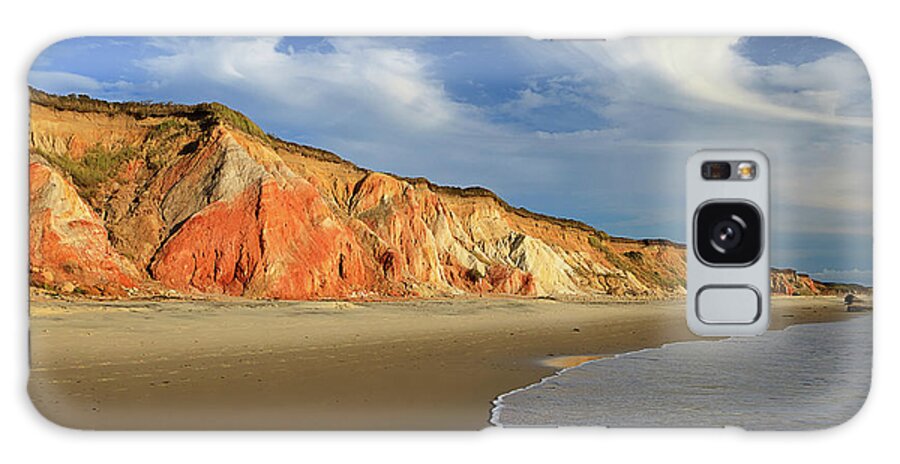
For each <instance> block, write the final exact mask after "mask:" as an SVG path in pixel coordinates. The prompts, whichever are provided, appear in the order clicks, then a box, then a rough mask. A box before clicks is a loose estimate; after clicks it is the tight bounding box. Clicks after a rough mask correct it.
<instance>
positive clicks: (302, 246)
mask: <svg viewBox="0 0 900 464" xmlns="http://www.w3.org/2000/svg"><path fill="white" fill-rule="evenodd" d="M366 258H367V256H366V255H365V254H364V252H363V248H362V247H361V246H360V245H359V243H358V242H357V241H356V240H355V236H354V235H353V233H352V232H351V231H350V230H349V229H347V228H346V227H343V226H341V225H340V224H339V223H338V222H337V221H336V220H335V219H334V217H333V216H332V214H331V211H330V210H329V209H328V207H327V206H326V205H325V204H324V202H323V201H322V199H321V198H320V197H319V195H318V192H317V191H316V190H315V189H314V188H313V187H312V186H311V185H309V183H307V182H305V181H303V180H301V179H297V180H295V181H294V182H293V183H292V184H291V185H289V186H288V187H286V188H282V187H280V186H278V185H277V184H276V183H275V182H274V181H265V182H262V183H260V184H257V185H253V186H250V187H249V188H247V189H246V190H245V191H244V192H242V193H241V194H240V195H239V196H237V197H236V198H235V199H233V200H231V201H220V202H216V203H213V204H211V205H209V206H208V207H207V208H205V209H204V210H202V211H201V212H199V213H197V214H195V215H194V216H192V217H191V218H190V219H188V220H187V221H186V222H185V223H184V224H183V225H182V226H181V227H180V228H179V229H178V231H177V232H175V233H174V234H173V235H172V237H171V238H170V239H169V240H167V241H166V243H165V244H164V245H163V247H162V248H161V249H160V251H159V253H158V254H157V255H156V257H155V258H154V260H153V263H152V264H151V267H150V270H151V275H152V276H153V277H154V278H156V279H158V280H159V281H160V282H161V283H163V284H164V285H166V286H168V287H170V288H174V289H177V290H180V291H184V292H190V291H200V292H206V293H225V294H229V295H244V296H258V297H268V298H282V299H311V298H322V297H346V296H350V295H352V294H354V292H362V291H364V290H366V289H368V288H370V286H371V285H372V284H373V282H372V278H371V277H372V275H373V265H372V263H371V261H370V260H367V259H366Z"/></svg>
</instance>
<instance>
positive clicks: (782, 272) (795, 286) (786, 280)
mask: <svg viewBox="0 0 900 464" xmlns="http://www.w3.org/2000/svg"><path fill="white" fill-rule="evenodd" d="M769 277H770V283H771V287H772V293H775V294H779V295H789V296H793V295H798V296H813V295H835V296H843V295H846V294H848V293H853V294H868V293H871V292H872V289H871V288H869V287H865V286H862V285H856V284H844V283H835V282H820V281H818V280H814V279H813V278H812V277H810V276H809V275H808V274H803V273H799V272H797V271H795V270H793V269H772V273H771V274H770V276H769Z"/></svg>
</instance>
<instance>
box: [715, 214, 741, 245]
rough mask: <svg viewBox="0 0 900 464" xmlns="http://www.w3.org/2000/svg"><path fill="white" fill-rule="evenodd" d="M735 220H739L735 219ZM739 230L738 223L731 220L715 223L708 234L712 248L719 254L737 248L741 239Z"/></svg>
mask: <svg viewBox="0 0 900 464" xmlns="http://www.w3.org/2000/svg"><path fill="white" fill-rule="evenodd" d="M735 219H740V218H737V217H735ZM741 229H742V226H741V225H740V223H738V222H737V221H735V220H732V219H726V220H724V221H719V222H718V223H716V225H715V226H713V230H712V231H711V232H710V234H709V235H710V237H712V241H713V248H715V249H716V251H718V252H720V253H727V252H728V250H733V249H734V248H737V246H738V245H740V244H741V237H742V236H743V234H742V233H741Z"/></svg>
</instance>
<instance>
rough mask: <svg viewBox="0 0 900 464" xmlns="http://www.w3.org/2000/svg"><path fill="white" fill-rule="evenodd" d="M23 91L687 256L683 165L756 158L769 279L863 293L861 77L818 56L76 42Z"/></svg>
mask: <svg viewBox="0 0 900 464" xmlns="http://www.w3.org/2000/svg"><path fill="white" fill-rule="evenodd" d="M28 79H29V84H30V85H32V86H34V87H37V88H40V89H43V90H46V91H48V92H53V93H62V94H68V93H84V94H88V95H91V96H93V97H97V98H104V99H110V100H153V101H174V102H180V103H197V102H203V101H219V102H222V103H224V104H226V105H229V106H231V107H233V108H236V109H238V110H240V111H241V112H243V113H245V114H247V115H248V116H249V117H251V118H252V119H253V120H254V121H256V122H257V123H259V125H260V126H261V127H262V128H263V129H264V130H266V131H268V132H271V133H274V134H276V135H278V136H279V137H281V138H284V139H287V140H292V141H296V142H300V143H306V144H311V145H315V146H319V147H322V148H326V149H328V150H331V151H334V152H336V153H338V154H340V155H341V156H343V157H345V158H347V159H350V160H352V161H353V162H355V163H357V164H359V165H361V166H364V167H367V168H371V169H376V170H381V171H389V172H394V173H397V174H401V175H406V176H424V177H428V178H429V179H432V180H434V181H435V182H439V183H443V184H451V185H460V186H469V185H481V186H485V187H488V188H490V189H492V190H494V191H496V192H497V193H498V194H499V195H501V196H502V197H503V198H505V199H507V200H508V201H509V202H510V203H512V204H514V205H517V206H524V207H526V208H529V209H531V210H534V211H539V212H542V213H547V214H552V215H556V216H563V217H571V218H576V219H579V220H582V221H584V222H587V223H589V224H592V225H594V226H596V227H598V228H601V229H604V230H607V231H609V232H610V233H613V234H617V235H626V236H632V237H666V238H670V239H674V240H678V241H682V242H683V241H685V237H684V229H685V227H684V212H683V205H682V192H683V189H684V184H683V164H684V161H685V159H686V158H687V157H688V156H690V154H691V153H693V152H694V151H696V150H697V149H700V148H722V147H750V148H757V149H760V150H763V151H764V152H766V153H767V154H768V155H769V157H770V159H771V161H772V168H773V169H772V189H773V205H772V208H773V210H772V221H771V224H772V261H773V265H776V266H783V267H794V268H798V269H801V270H803V271H807V272H811V273H813V274H814V275H815V276H816V277H818V278H822V279H833V280H842V281H857V282H863V283H871V269H872V256H871V250H872V238H871V235H872V197H871V186H872V158H871V153H872V127H871V111H872V109H871V95H870V84H869V77H868V75H867V73H866V70H865V67H864V65H863V64H862V62H861V61H860V60H859V58H858V57H857V56H856V55H855V54H854V53H853V52H852V51H850V50H849V49H847V48H846V47H844V46H843V45H841V44H839V43H837V42H834V41H830V40H825V39H817V38H778V37H774V38H704V39H689V38H679V39H627V40H618V41H611V42H604V41H539V40H532V39H527V38H309V37H303V38H275V37H271V38H249V37H244V38H197V37H194V38H174V37H166V38H114V37H108V38H79V39H71V40H66V41H63V42H59V43H57V44H54V45H52V46H51V47H49V48H48V49H46V50H45V51H44V52H43V53H41V55H40V56H39V57H38V58H37V59H36V60H35V62H34V65H33V67H32V70H31V72H30V73H29V78H28Z"/></svg>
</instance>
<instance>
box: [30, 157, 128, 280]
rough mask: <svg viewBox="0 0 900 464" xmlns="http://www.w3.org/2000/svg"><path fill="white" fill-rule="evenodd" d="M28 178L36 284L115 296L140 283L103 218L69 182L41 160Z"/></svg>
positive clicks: (35, 163)
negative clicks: (114, 244) (108, 232)
mask: <svg viewBox="0 0 900 464" xmlns="http://www.w3.org/2000/svg"><path fill="white" fill-rule="evenodd" d="M29 180H30V192H29V193H30V195H29V196H30V208H29V213H30V216H31V218H30V236H31V240H30V242H29V268H30V269H29V270H30V276H31V282H32V285H37V286H39V287H44V288H53V289H56V290H59V291H63V292H66V293H84V294H88V295H114V296H122V295H124V294H126V291H127V290H128V289H132V288H135V287H137V284H138V280H139V276H138V272H137V270H135V268H134V266H132V265H131V263H129V262H128V261H127V260H125V259H124V258H122V256H120V255H119V254H118V253H117V252H116V250H115V249H113V247H112V246H111V245H110V243H109V239H108V236H107V233H106V229H105V228H104V226H103V222H102V221H101V220H100V218H99V217H97V215H96V214H95V213H94V212H93V211H92V210H91V209H90V208H89V207H88V206H87V205H86V204H85V203H84V201H83V200H82V199H81V198H80V197H79V196H78V193H77V192H76V190H75V188H74V187H73V186H72V185H71V184H70V183H69V182H68V181H66V180H65V179H64V178H63V177H62V176H60V175H59V174H58V173H56V172H54V171H53V170H52V169H51V168H49V167H47V166H46V165H44V164H41V163H37V162H33V163H31V164H30V166H29Z"/></svg>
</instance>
